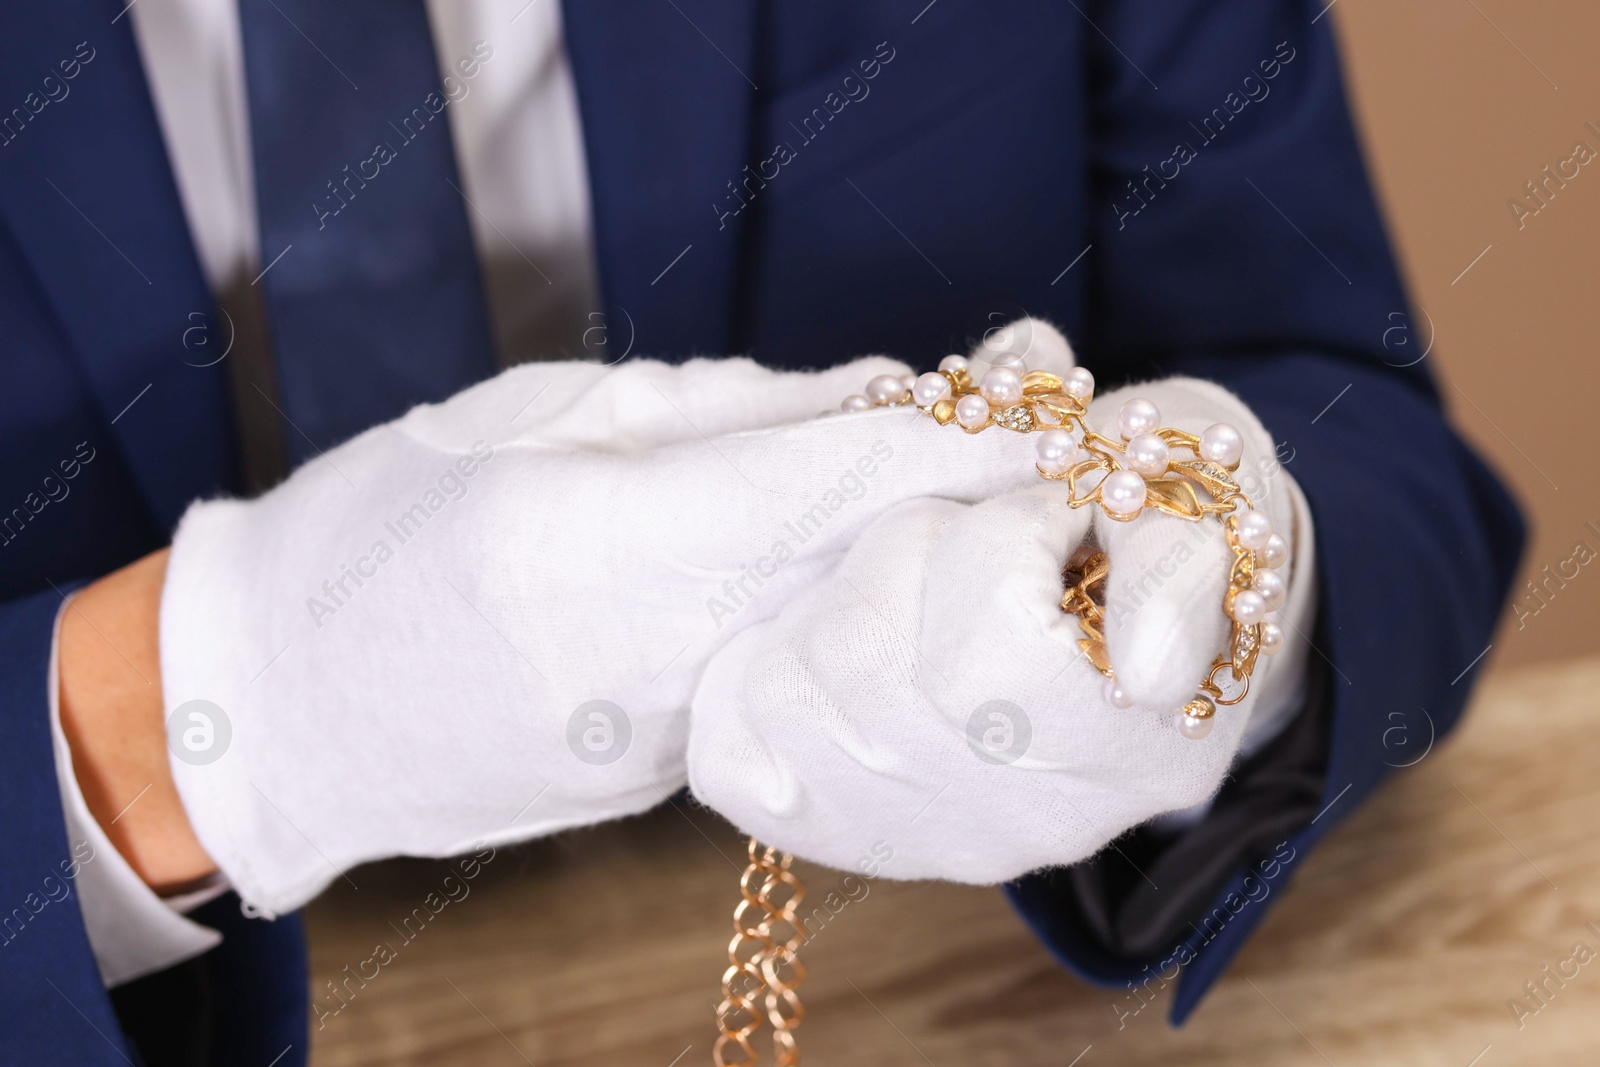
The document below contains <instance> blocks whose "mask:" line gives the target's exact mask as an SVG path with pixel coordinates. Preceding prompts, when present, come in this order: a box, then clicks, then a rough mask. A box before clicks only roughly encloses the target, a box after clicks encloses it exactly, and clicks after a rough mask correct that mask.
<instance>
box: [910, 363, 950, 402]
mask: <svg viewBox="0 0 1600 1067" xmlns="http://www.w3.org/2000/svg"><path fill="white" fill-rule="evenodd" d="M949 395H950V379H948V378H946V377H945V376H944V375H942V374H935V373H933V372H932V371H929V372H928V373H927V374H924V375H923V376H922V377H920V378H918V379H917V380H916V383H915V384H914V385H912V387H911V399H912V400H915V401H916V402H917V406H919V407H925V408H931V407H933V405H935V404H937V403H938V402H939V401H941V400H943V399H944V398H945V397H947V396H949Z"/></svg>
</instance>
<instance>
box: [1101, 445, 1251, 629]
mask: <svg viewBox="0 0 1600 1067" xmlns="http://www.w3.org/2000/svg"><path fill="white" fill-rule="evenodd" d="M1100 502H1101V503H1102V504H1104V505H1105V509H1106V510H1107V511H1109V512H1111V514H1113V515H1137V514H1139V509H1140V508H1142V507H1144V479H1143V478H1141V477H1139V475H1137V474H1135V473H1134V472H1133V471H1112V472H1111V473H1110V474H1108V475H1106V480H1105V481H1103V482H1101V483H1100ZM1257 599H1260V598H1259V597H1257ZM1263 610H1265V609H1263Z"/></svg>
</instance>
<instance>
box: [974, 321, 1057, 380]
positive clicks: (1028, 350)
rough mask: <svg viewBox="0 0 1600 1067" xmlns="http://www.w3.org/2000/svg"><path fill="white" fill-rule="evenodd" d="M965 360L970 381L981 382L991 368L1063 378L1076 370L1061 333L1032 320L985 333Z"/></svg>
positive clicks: (1017, 322) (1014, 323) (1053, 327)
mask: <svg viewBox="0 0 1600 1067" xmlns="http://www.w3.org/2000/svg"><path fill="white" fill-rule="evenodd" d="M967 359H968V364H969V368H970V370H971V371H972V378H973V381H982V380H983V375H984V372H986V371H987V370H989V368H991V367H1011V368H1013V369H1020V368H1022V367H1026V369H1028V370H1043V371H1049V372H1050V373H1052V374H1058V375H1063V376H1064V375H1065V374H1066V373H1067V372H1068V371H1070V370H1071V369H1072V368H1073V367H1075V366H1077V358H1076V356H1074V354H1073V351H1072V345H1070V344H1069V343H1068V342H1067V339H1066V337H1065V336H1063V335H1062V333H1061V331H1060V330H1058V329H1056V327H1055V326H1053V325H1052V324H1050V323H1049V322H1046V321H1045V320H1044V319H1039V318H1034V317H1032V316H1029V317H1027V318H1021V319H1017V320H1016V321H1015V322H1011V323H1007V324H1006V325H1005V326H999V327H995V328H993V329H990V330H988V331H985V333H984V335H983V337H981V338H980V339H979V340H978V343H977V344H975V345H973V346H972V351H971V353H970V354H969V355H968V357H967Z"/></svg>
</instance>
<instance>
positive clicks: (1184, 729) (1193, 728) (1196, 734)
mask: <svg viewBox="0 0 1600 1067" xmlns="http://www.w3.org/2000/svg"><path fill="white" fill-rule="evenodd" d="M1175 721H1176V722H1177V724H1178V732H1179V733H1180V734H1182V735H1183V736H1184V737H1187V738H1188V739H1189V740H1191V741H1203V740H1205V738H1206V736H1207V735H1208V734H1210V733H1211V727H1212V725H1213V723H1214V722H1215V721H1216V716H1215V715H1207V716H1206V717H1205V718H1203V719H1197V718H1195V717H1194V716H1193V715H1186V714H1184V713H1183V712H1181V711H1180V712H1178V714H1177V718H1176V720H1175Z"/></svg>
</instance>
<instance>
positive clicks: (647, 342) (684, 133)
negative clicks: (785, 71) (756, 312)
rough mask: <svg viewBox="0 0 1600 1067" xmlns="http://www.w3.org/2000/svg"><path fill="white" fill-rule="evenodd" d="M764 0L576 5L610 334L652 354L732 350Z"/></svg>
mask: <svg viewBox="0 0 1600 1067" xmlns="http://www.w3.org/2000/svg"><path fill="white" fill-rule="evenodd" d="M758 6H759V5H757V4H755V3H752V2H750V0H671V2H663V0H613V2H610V3H606V4H587V3H584V4H580V3H567V4H566V5H565V7H564V9H563V13H564V18H565V22H566V43H567V51H568V54H569V56H570V57H571V62H572V69H573V75H574V80H575V82H576V84H577V89H578V101H579V107H580V111H581V113H582V117H583V130H584V140H585V143H586V152H587V156H588V166H589V184H590V190H591V193H592V201H593V210H594V227H595V243H596V247H597V251H598V255H599V264H600V283H601V291H602V294H603V297H604V303H605V308H606V313H607V325H608V327H609V328H610V337H611V338H613V339H615V338H620V337H629V336H631V337H632V338H633V340H634V343H633V345H632V349H633V351H635V352H638V353H640V354H643V355H658V356H687V355H691V354H694V353H725V352H727V351H728V349H729V347H730V345H732V344H734V343H736V342H737V340H738V338H737V335H736V332H735V330H736V327H735V324H734V323H733V321H732V314H733V309H734V307H735V297H736V289H737V286H738V275H739V265H740V264H739V259H740V250H741V247H742V243H743V233H744V219H745V218H748V213H743V214H740V215H724V214H723V212H724V211H725V210H726V207H727V204H728V203H729V202H732V203H737V201H732V200H731V197H730V193H729V187H730V183H732V184H733V185H737V184H738V183H739V182H740V181H741V180H742V179H743V177H744V175H743V168H744V165H745V163H746V161H747V160H748V158H749V153H748V145H749V137H750V133H751V126H752V122H753V119H752V115H753V108H754V97H755V93H756V91H757V90H756V88H755V83H756V82H758V81H759V80H760V73H759V71H758V70H757V62H756V54H757V48H756V40H757V32H756V30H757V27H756V20H757V9H758ZM622 331H627V332H626V333H624V332H622Z"/></svg>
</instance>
